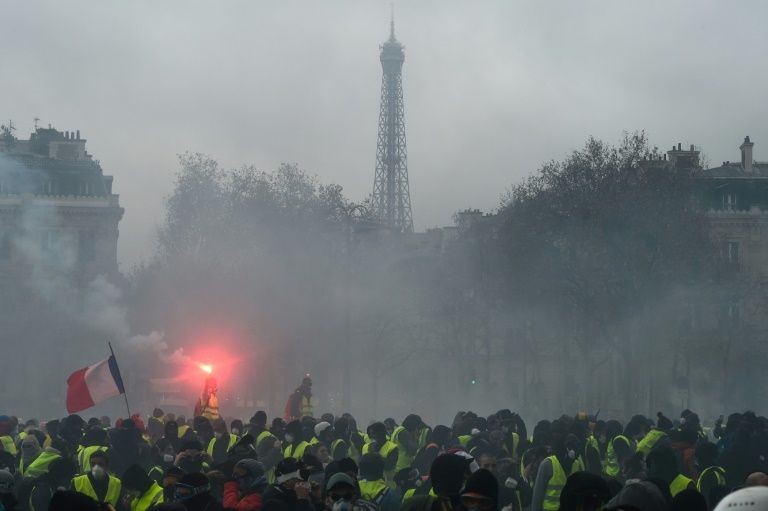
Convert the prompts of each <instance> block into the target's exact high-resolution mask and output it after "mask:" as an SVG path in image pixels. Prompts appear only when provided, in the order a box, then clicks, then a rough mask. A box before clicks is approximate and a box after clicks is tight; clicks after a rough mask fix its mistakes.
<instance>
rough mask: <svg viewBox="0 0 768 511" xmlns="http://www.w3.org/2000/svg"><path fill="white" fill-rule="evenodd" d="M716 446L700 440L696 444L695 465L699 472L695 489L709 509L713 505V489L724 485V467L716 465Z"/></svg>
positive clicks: (714, 496)
mask: <svg viewBox="0 0 768 511" xmlns="http://www.w3.org/2000/svg"><path fill="white" fill-rule="evenodd" d="M718 454H719V453H718V450H717V446H716V445H715V444H713V443H712V442H700V443H699V444H698V445H697V446H696V466H697V467H698V468H699V470H700V471H701V473H700V474H699V478H698V480H697V481H696V489H697V490H699V493H701V494H702V495H703V496H704V499H705V500H706V501H707V505H709V508H710V509H713V508H714V507H715V506H714V504H715V502H714V498H716V495H714V494H713V491H715V490H717V489H718V488H721V487H723V486H726V485H727V483H726V480H725V469H724V468H722V467H720V466H717V465H716V462H717V458H718Z"/></svg>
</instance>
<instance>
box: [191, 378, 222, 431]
mask: <svg viewBox="0 0 768 511" xmlns="http://www.w3.org/2000/svg"><path fill="white" fill-rule="evenodd" d="M218 392H219V387H218V384H217V383H216V378H214V377H212V376H209V377H208V378H206V379H205V387H203V393H202V394H201V395H200V398H199V399H198V400H197V403H196V404H195V417H205V418H206V419H208V420H211V421H212V420H216V419H220V418H221V415H219V398H218V396H217V394H218Z"/></svg>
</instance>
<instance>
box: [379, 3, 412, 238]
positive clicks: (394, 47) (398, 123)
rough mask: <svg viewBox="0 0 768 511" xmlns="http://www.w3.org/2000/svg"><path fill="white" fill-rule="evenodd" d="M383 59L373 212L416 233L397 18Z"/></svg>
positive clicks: (402, 229)
mask: <svg viewBox="0 0 768 511" xmlns="http://www.w3.org/2000/svg"><path fill="white" fill-rule="evenodd" d="M380 60H381V67H382V71H383V74H382V77H381V109H380V111H379V137H378V141H377V144H376V176H375V178H374V181H373V212H374V214H375V215H376V216H377V217H378V218H379V220H380V221H381V222H382V223H383V224H385V225H387V226H388V227H390V228H392V229H393V230H396V231H399V232H413V216H412V215H411V192H410V189H409V185H408V157H407V156H408V154H407V150H406V147H405V119H404V106H403V81H402V70H403V62H404V61H405V52H404V51H403V45H402V44H400V43H399V42H398V41H397V39H395V20H394V17H393V19H392V21H391V22H390V31H389V39H388V40H387V41H386V42H385V43H384V44H382V45H381V55H380Z"/></svg>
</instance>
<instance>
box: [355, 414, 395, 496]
mask: <svg viewBox="0 0 768 511" xmlns="http://www.w3.org/2000/svg"><path fill="white" fill-rule="evenodd" d="M368 437H369V438H370V439H371V440H370V441H369V442H368V443H367V444H365V445H364V446H363V451H362V454H363V456H365V455H366V454H368V453H369V452H375V453H378V454H379V455H381V457H382V458H383V459H384V479H385V480H386V481H387V484H388V485H389V486H390V487H391V488H394V487H395V467H396V466H397V459H398V457H399V453H398V448H397V444H395V443H394V442H393V441H391V440H389V438H387V428H386V426H384V423H383V422H374V423H373V424H371V425H370V426H368ZM361 459H362V458H361Z"/></svg>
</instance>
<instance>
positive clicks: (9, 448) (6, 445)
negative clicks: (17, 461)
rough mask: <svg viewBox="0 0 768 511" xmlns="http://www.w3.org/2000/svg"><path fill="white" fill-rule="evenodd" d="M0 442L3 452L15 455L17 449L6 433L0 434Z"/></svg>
mask: <svg viewBox="0 0 768 511" xmlns="http://www.w3.org/2000/svg"><path fill="white" fill-rule="evenodd" d="M0 443H2V444H3V450H4V451H5V452H7V453H10V454H12V455H14V456H16V453H18V451H17V450H16V443H15V442H14V441H13V438H12V437H10V436H8V435H5V436H0Z"/></svg>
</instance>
